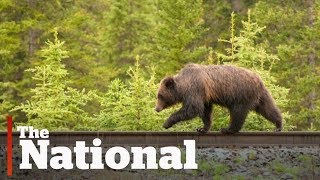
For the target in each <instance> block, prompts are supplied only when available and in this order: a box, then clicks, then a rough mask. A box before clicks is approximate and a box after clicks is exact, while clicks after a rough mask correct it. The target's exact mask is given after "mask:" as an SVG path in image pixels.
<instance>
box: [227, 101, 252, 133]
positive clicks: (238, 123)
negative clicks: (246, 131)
mask: <svg viewBox="0 0 320 180" xmlns="http://www.w3.org/2000/svg"><path fill="white" fill-rule="evenodd" d="M248 112H249V108H247V107H245V106H235V107H233V108H231V109H230V120H231V122H230V125H229V127H228V128H222V129H221V133H224V134H234V133H237V132H239V131H240V129H241V128H242V125H243V123H244V121H245V119H246V117H247V115H248Z"/></svg>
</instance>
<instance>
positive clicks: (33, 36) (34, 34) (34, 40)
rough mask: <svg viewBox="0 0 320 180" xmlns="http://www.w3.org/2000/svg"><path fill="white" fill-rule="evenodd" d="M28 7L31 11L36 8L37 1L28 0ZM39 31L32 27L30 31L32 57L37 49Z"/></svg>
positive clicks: (29, 49)
mask: <svg viewBox="0 0 320 180" xmlns="http://www.w3.org/2000/svg"><path fill="white" fill-rule="evenodd" d="M27 2H28V6H29V8H30V9H34V8H36V1H35V0H27ZM37 34H38V31H37V29H35V28H33V27H30V28H29V30H28V35H27V36H28V40H29V41H28V55H29V56H32V55H33V54H34V52H35V50H36V47H37V36H38V35H37Z"/></svg>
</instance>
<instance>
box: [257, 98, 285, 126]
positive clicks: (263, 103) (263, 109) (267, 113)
mask: <svg viewBox="0 0 320 180" xmlns="http://www.w3.org/2000/svg"><path fill="white" fill-rule="evenodd" d="M255 111H256V112H257V113H259V114H261V115H262V116H263V117H264V118H266V119H267V120H269V121H270V122H272V123H273V124H274V125H275V126H276V129H275V131H281V130H282V116H281V113H280V110H279V109H278V108H277V106H276V105H275V104H274V102H273V100H272V98H271V96H270V95H269V93H267V94H265V96H263V97H262V98H261V100H260V103H259V105H258V106H257V107H256V109H255Z"/></svg>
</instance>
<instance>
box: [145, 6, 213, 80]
mask: <svg viewBox="0 0 320 180" xmlns="http://www.w3.org/2000/svg"><path fill="white" fill-rule="evenodd" d="M158 9H159V10H158V13H157V15H158V18H159V20H158V23H157V27H156V33H155V36H154V41H155V45H154V46H153V51H152V52H151V57H150V58H151V60H152V62H153V63H155V64H157V65H158V66H157V69H156V72H157V74H158V75H161V76H163V75H166V74H172V73H174V72H175V71H176V70H178V69H180V68H182V66H183V65H185V64H186V63H188V62H200V60H201V58H202V59H203V58H204V56H205V55H206V53H207V52H208V48H206V47H205V46H204V45H201V43H199V40H200V39H201V37H202V35H203V33H204V32H205V31H206V29H205V28H204V26H203V23H204V21H203V19H202V16H203V5H202V0H196V1H184V0H178V1H176V0H164V1H159V4H158Z"/></svg>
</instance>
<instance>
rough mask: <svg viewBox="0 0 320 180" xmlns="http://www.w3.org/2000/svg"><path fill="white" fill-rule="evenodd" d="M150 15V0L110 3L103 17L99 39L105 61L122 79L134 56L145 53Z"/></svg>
mask: <svg viewBox="0 0 320 180" xmlns="http://www.w3.org/2000/svg"><path fill="white" fill-rule="evenodd" d="M153 12H154V4H153V1H148V0H142V1H131V0H130V1H128V0H111V1H110V7H109V10H108V11H106V12H105V13H104V14H103V16H104V23H103V24H104V25H105V27H103V28H104V29H105V31H104V32H102V34H101V37H100V38H101V45H102V54H103V56H104V57H105V62H106V63H108V64H111V65H112V68H113V69H112V71H114V72H115V73H118V74H120V75H122V76H123V75H124V74H125V71H126V69H128V67H129V66H130V65H133V64H134V59H135V56H136V55H138V54H142V55H143V54H145V53H146V52H148V51H149V50H148V49H149V46H150V34H151V32H152V27H153ZM142 58H143V56H142Z"/></svg>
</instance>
